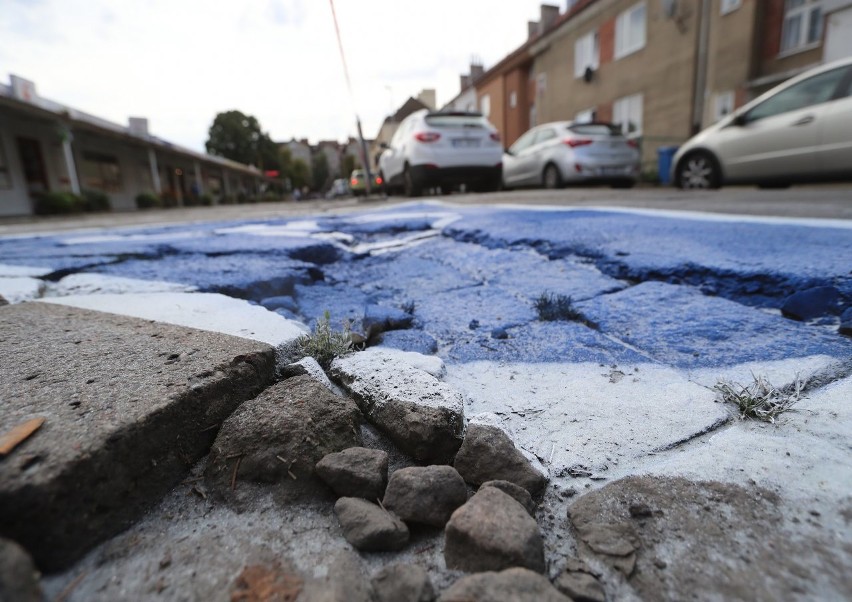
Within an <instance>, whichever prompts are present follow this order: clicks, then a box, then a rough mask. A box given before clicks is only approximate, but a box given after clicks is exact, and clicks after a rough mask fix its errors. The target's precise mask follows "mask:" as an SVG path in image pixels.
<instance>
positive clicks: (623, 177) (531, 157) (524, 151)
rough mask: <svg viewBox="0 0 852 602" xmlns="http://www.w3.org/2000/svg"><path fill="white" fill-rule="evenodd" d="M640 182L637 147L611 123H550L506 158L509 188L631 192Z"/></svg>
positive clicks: (529, 134) (519, 142) (525, 137)
mask: <svg viewBox="0 0 852 602" xmlns="http://www.w3.org/2000/svg"><path fill="white" fill-rule="evenodd" d="M638 177H639V149H638V148H637V144H636V143H635V141H633V140H628V139H627V138H625V137H624V136H623V135H622V134H621V131H620V130H619V128H618V127H617V126H614V125H612V124H609V123H578V122H574V121H556V122H553V123H545V124H543V125H539V126H536V127H534V128H532V129H531V130H529V131H528V132H526V133H525V134H524V135H523V136H521V137H520V138H518V140H517V141H516V142H515V143H514V144H513V145H512V146H511V147H510V148H508V149H506V152H505V154H504V155H503V186H504V187H505V188H515V187H519V186H543V187H544V188H561V187H562V186H563V185H565V184H568V183H572V182H606V183H609V184H612V185H613V186H615V187H619V188H630V187H631V186H633V185H634V184H635V183H636V180H637V178H638Z"/></svg>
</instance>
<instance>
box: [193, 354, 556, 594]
mask: <svg viewBox="0 0 852 602" xmlns="http://www.w3.org/2000/svg"><path fill="white" fill-rule="evenodd" d="M421 358H422V361H423V362H425V361H426V360H427V359H429V358H426V357H425V356H421ZM412 360H414V361H413V362H412ZM412 363H413V364H414V365H412ZM417 363H418V362H417V358H410V357H407V358H404V359H402V358H401V356H400V355H399V354H398V353H394V352H389V351H387V350H381V349H370V350H367V351H364V352H359V353H355V354H352V355H349V356H346V357H344V358H338V359H336V360H335V361H334V362H333V363H332V366H331V368H330V370H329V375H330V376H331V378H332V380H333V381H335V383H337V384H333V383H332V382H330V381H329V380H328V379H327V378H326V375H325V373H324V372H323V371H322V369H321V368H319V366H318V365H315V364H314V362H313V360H310V359H305V360H301V361H300V362H298V364H294V365H290V366H288V367H286V368H285V370H284V372H285V374H286V375H289V376H290V377H289V378H286V379H285V380H282V381H280V382H279V383H277V384H276V385H273V386H272V387H270V388H269V389H267V390H266V391H264V392H263V393H262V394H261V395H259V396H258V397H257V398H255V399H253V400H250V401H247V402H245V403H243V404H242V405H241V406H240V407H239V408H238V409H237V411H236V412H235V413H234V414H233V415H232V416H231V417H230V418H229V419H228V420H227V421H226V422H225V423H224V424H223V426H222V428H221V430H220V431H219V434H218V436H217V438H216V441H215V442H214V444H213V448H212V451H211V454H210V458H209V461H208V466H207V469H206V473H205V477H206V483H207V486H208V488H209V489H210V490H211V491H212V492H213V493H214V495H216V496H218V497H219V498H220V499H223V500H226V501H227V502H228V503H230V504H232V505H234V506H235V507H237V508H240V507H241V506H243V505H245V504H247V503H250V496H251V492H252V489H251V488H250V487H244V486H242V484H243V483H252V484H258V483H268V484H274V486H275V487H276V488H277V491H278V492H279V494H280V495H282V496H284V498H287V499H305V498H306V497H310V498H312V499H325V497H329V498H330V499H329V503H331V499H334V500H335V501H334V512H335V515H336V516H337V519H338V521H339V524H340V528H341V532H342V536H343V537H344V538H345V539H346V541H347V542H349V543H350V544H351V545H352V546H353V547H354V548H355V549H356V550H359V551H361V552H394V551H399V550H403V549H405V548H406V546H408V545H409V541H410V528H417V529H443V530H444V539H445V545H444V559H445V563H446V568H447V569H449V570H456V571H465V572H469V573H476V574H475V575H471V576H469V577H465V578H462V579H460V580H459V581H458V582H457V583H456V584H455V585H453V586H452V587H451V588H449V589H448V590H447V591H446V592H444V594H443V595H442V596H441V598H440V600H462V599H464V600H468V599H470V600H532V599H535V600H565V599H567V598H566V597H565V596H564V595H563V594H560V593H559V592H558V591H557V590H556V589H555V588H554V587H553V586H552V585H551V583H550V581H549V580H548V579H547V578H546V577H544V576H542V573H544V572H545V569H546V563H545V557H544V545H543V539H542V534H541V531H540V529H539V526H538V524H537V522H536V519H535V508H536V504H535V502H534V499H533V498H534V496H538V495H539V494H540V493H541V492H542V490H543V489H544V487H545V486H546V484H547V477H546V476H545V474H544V473H543V469H541V468H540V467H539V466H537V465H536V464H535V460H534V459H531V458H527V457H526V456H525V454H524V453H523V452H522V451H521V450H520V449H518V448H517V447H516V446H515V444H514V443H513V441H512V438H511V437H510V435H509V434H508V433H507V432H506V431H505V430H503V429H502V428H501V426H500V423H499V418H498V417H497V416H495V415H488V414H485V415H479V416H475V417H473V418H471V419H470V420H468V421H467V423H466V421H465V416H464V399H463V397H462V395H461V394H460V393H459V392H458V391H456V390H454V389H453V388H452V387H450V386H449V385H447V384H446V383H444V382H442V381H440V380H439V379H438V378H436V376H434V375H433V374H431V373H430V371H431V372H435V373H440V372H441V370H442V366H428V365H425V366H422V367H425V368H426V369H421V368H420V367H415V366H416V365H417ZM427 370H429V371H427ZM337 385H340V387H342V388H343V389H344V390H345V394H344V393H343V392H342V391H341V390H340V389H338V388H337ZM362 421H367V422H369V423H370V424H372V425H373V426H374V427H375V428H377V429H378V430H380V431H381V432H382V433H383V434H384V435H386V437H387V439H389V440H390V441H391V442H393V444H394V445H395V446H396V447H397V448H398V449H399V450H400V451H401V452H403V453H405V454H406V455H407V456H408V457H409V458H410V464H411V465H409V466H404V467H402V468H398V469H397V470H395V471H393V472H392V473H391V474H390V475H389V474H388V466H389V458H388V453H387V452H386V451H384V450H381V449H371V448H368V447H364V446H363V445H362V443H363V441H362V437H361V435H360V433H361V430H360V426H361V423H362ZM329 492H333V496H329ZM471 492H473V495H471ZM344 564H345V563H344ZM335 566H336V565H335ZM356 572H357V571H356ZM345 573H346V571H343V572H342V573H341V576H340V577H339V578H337V577H335V576H334V574H335V570H334V569H332V571H331V573H330V574H329V577H327V578H326V585H327V586H328V587H332V589H333V588H335V587H339V586H340V583H339V582H340V580H341V579H343V580H344V581H345V577H343V576H342V575H344V574H345ZM309 581H310V580H309ZM335 584H336V585H335ZM362 586H363V584H362ZM305 587H308V585H306V586H305ZM310 587H318V586H316V584H314V585H311V586H310ZM344 589H346V591H347V594H346V599H348V600H355V599H360V598H357V597H353V596H355V594H354V593H353V592H355V591H356V590H358V588H353V587H346V588H344ZM362 589H363V587H362ZM365 592H366V593H365V596H366V597H364V598H363V599H365V600H369V599H378V600H395V601H399V602H401V601H404V600H412V601H423V600H433V599H434V598H435V592H434V588H433V586H432V584H431V583H430V580H429V577H428V574H427V572H426V571H425V570H424V569H423V568H422V567H416V566H402V565H394V564H392V563H391V564H388V565H387V566H386V567H385V568H384V569H383V570H381V571H379V573H377V574H376V575H375V576H374V578H373V579H372V581H371V583H370V584H369V586H368V587H366V589H365ZM512 592H514V593H512ZM371 596H372V597H371ZM332 599H334V598H332Z"/></svg>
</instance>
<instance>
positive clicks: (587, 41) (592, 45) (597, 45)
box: [574, 30, 601, 79]
mask: <svg viewBox="0 0 852 602" xmlns="http://www.w3.org/2000/svg"><path fill="white" fill-rule="evenodd" d="M581 60H582V61H583V62H582V63H581V62H580V61H581ZM600 64H601V42H600V35H599V34H598V32H597V30H595V31H590V32H589V33H587V34H585V35H584V36H582V37H580V38H578V39H577V40H576V41H575V42H574V79H580V78H582V77H583V76H584V75H585V74H586V68H589V67H590V68H591V69H592V70H593V71H596V70H597V69H598V67H600Z"/></svg>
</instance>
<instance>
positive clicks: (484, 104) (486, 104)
mask: <svg viewBox="0 0 852 602" xmlns="http://www.w3.org/2000/svg"><path fill="white" fill-rule="evenodd" d="M479 111H480V113H482V114H483V115H484V116H485V117H490V116H491V95H490V94H486V95H484V96H483V97H482V98H480V99H479Z"/></svg>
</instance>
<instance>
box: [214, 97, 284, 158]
mask: <svg viewBox="0 0 852 602" xmlns="http://www.w3.org/2000/svg"><path fill="white" fill-rule="evenodd" d="M205 146H206V147H207V152H208V153H210V154H213V155H219V156H220V157H225V158H226V159H231V160H232V161H237V162H239V163H244V164H245V165H255V166H256V167H258V168H260V169H263V170H266V169H278V168H279V164H278V149H277V146H276V144H275V143H274V142H273V141H272V139H271V138H270V137H269V134H267V133H265V132H264V131H263V130H262V129H261V128H260V123H259V122H258V120H257V119H256V118H255V117H254V116H252V115H245V114H243V113H241V112H240V111H225V112H224V113H218V114H217V115H216V118H215V119H214V120H213V124H212V125H211V126H210V129H209V130H208V132H207V143H206V145H205Z"/></svg>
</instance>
